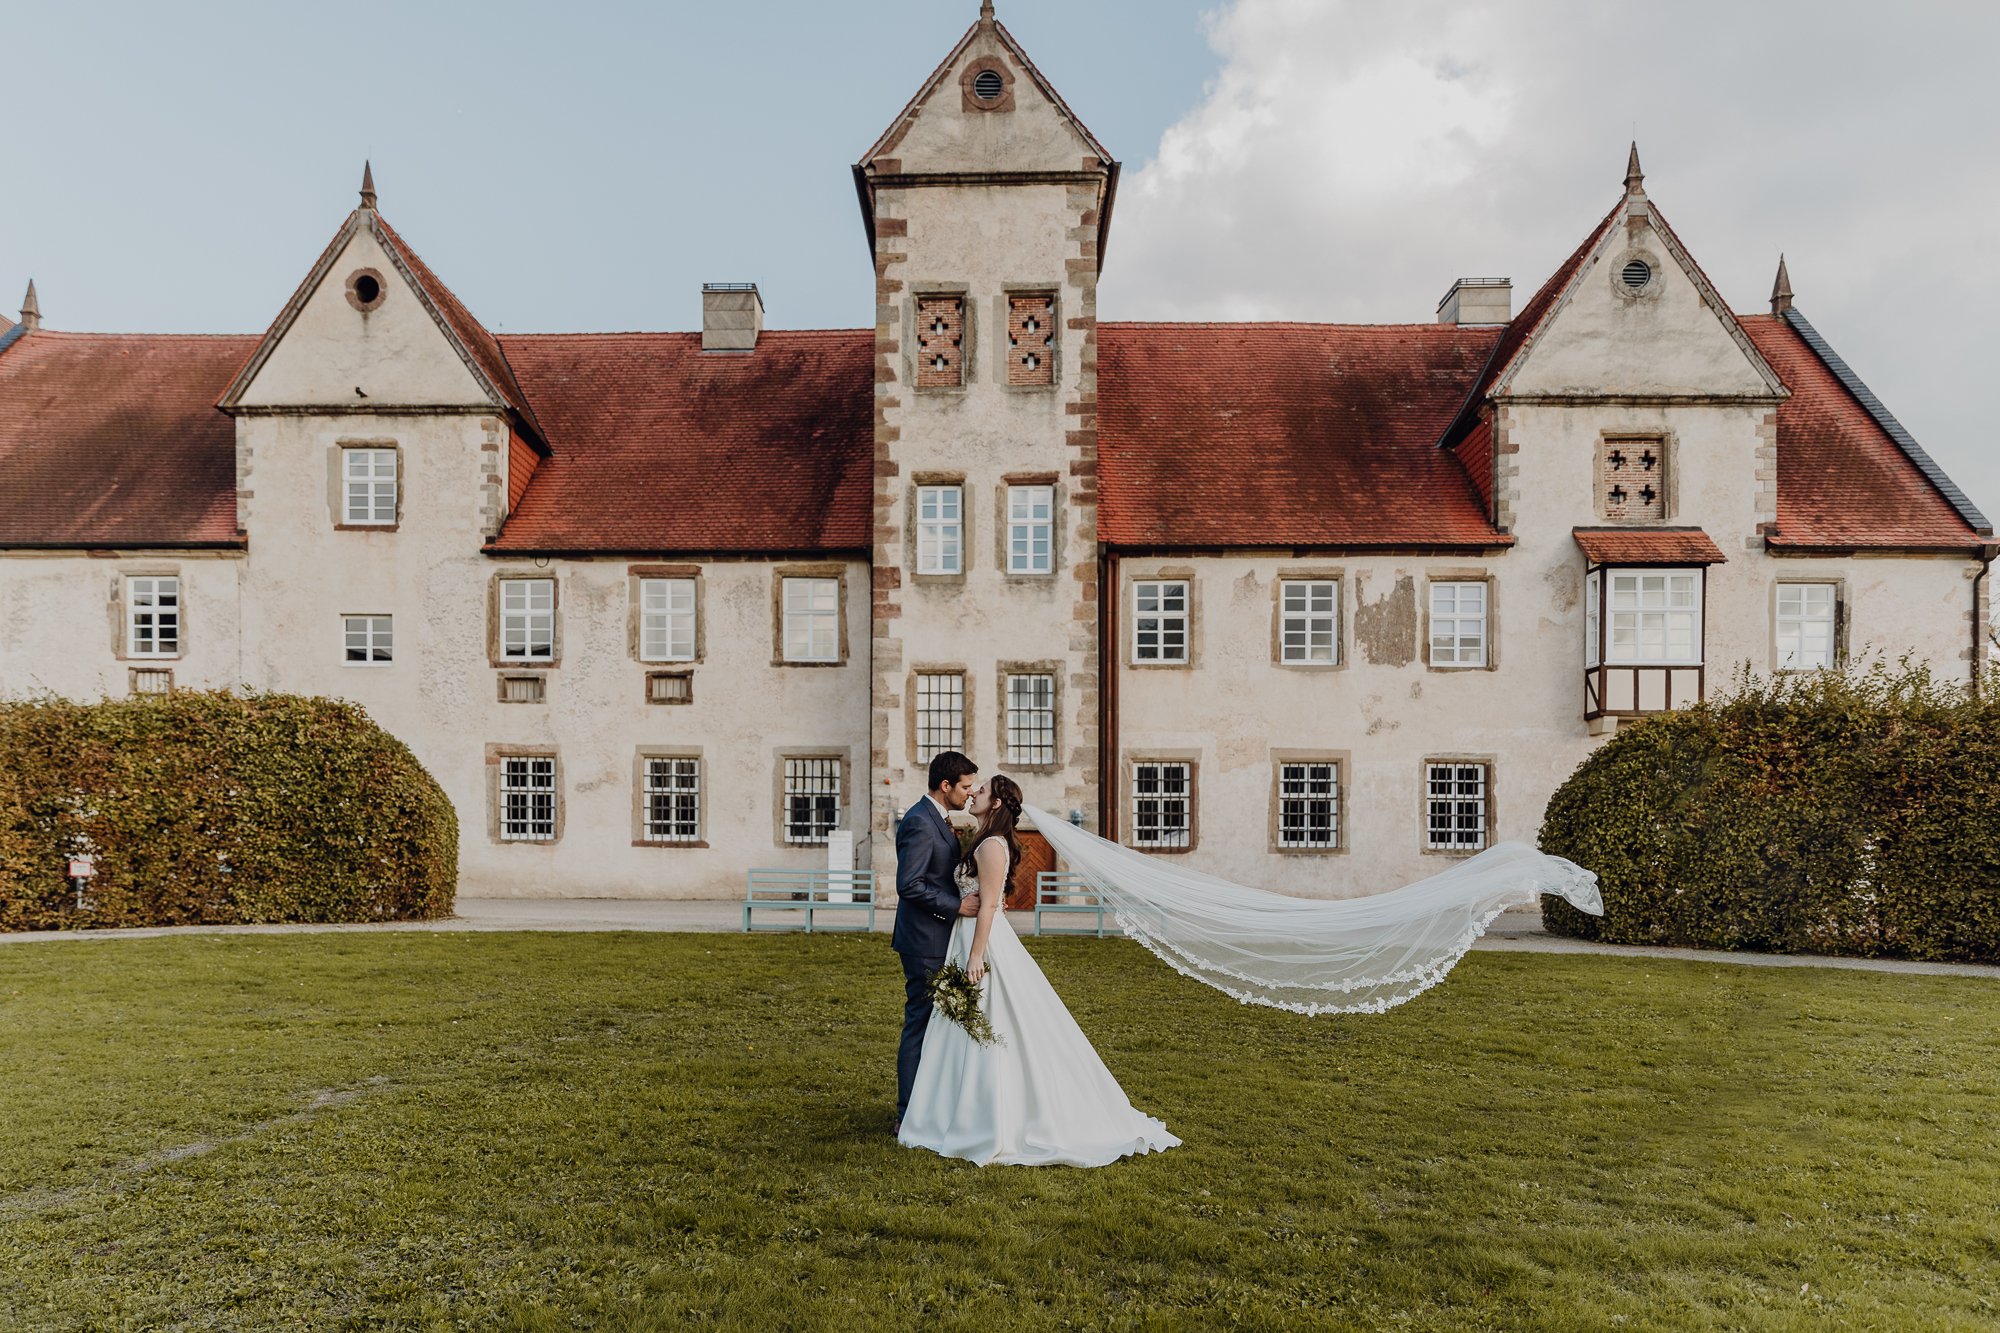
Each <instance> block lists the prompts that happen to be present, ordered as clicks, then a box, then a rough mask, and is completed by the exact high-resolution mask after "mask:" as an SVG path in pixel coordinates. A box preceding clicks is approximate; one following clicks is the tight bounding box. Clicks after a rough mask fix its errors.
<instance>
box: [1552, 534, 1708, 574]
mask: <svg viewBox="0 0 2000 1333" xmlns="http://www.w3.org/2000/svg"><path fill="white" fill-rule="evenodd" d="M1570 535H1571V536H1573V537H1574V538H1576V545H1577V549H1578V550H1580V551H1582V552H1583V558H1584V559H1585V560H1586V561H1588V562H1589V563H1591V564H1593V565H1720V564H1724V563H1726V562H1727V561H1728V559H1729V557H1728V556H1725V555H1724V554H1723V553H1722V548H1721V547H1719V546H1717V545H1716V544H1715V542H1714V540H1713V539H1712V538H1710V537H1709V535H1708V534H1707V533H1705V532H1703V531H1702V530H1701V529H1700V528H1572V529H1571V530H1570Z"/></svg>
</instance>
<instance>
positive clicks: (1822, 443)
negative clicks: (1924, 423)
mask: <svg viewBox="0 0 2000 1333" xmlns="http://www.w3.org/2000/svg"><path fill="white" fill-rule="evenodd" d="M1794 316H1796V318H1793V317H1794ZM1740 322H1741V324H1742V326H1743V330H1744V332H1745V333H1747V334H1749V335H1750V338H1751V340H1752V341H1753V342H1755V343H1756V344H1757V346H1758V349H1759V350H1760V351H1761V352H1762V353H1763V355H1764V358H1765V360H1767V361H1769V362H1770V363H1771V365H1772V367H1773V368H1774V369H1776V370H1777V372H1778V374H1779V375H1780V376H1781V377H1782V378H1783V379H1784V381H1785V384H1786V386H1787V387H1789V388H1790V389H1791V391H1792V396H1791V397H1790V398H1788V399H1787V400H1785V402H1783V403H1782V404H1780V405H1779V407H1778V521H1777V530H1776V531H1775V532H1772V533H1768V534H1766V537H1765V542H1766V544H1767V545H1768V546H1770V547H1771V548H1772V549H1774V550H1782V549H1787V548H1792V549H1806V550H1815V549H1817V550H1828V551H1843V550H1910V551H1963V552H1966V553H1968V554H1971V553H1973V552H1976V551H1977V550H1978V549H1979V547H1980V546H1981V545H1982V543H1990V542H1991V541H1992V540H1993V539H1992V529H1991V526H1990V524H1988V523H1987V522H1986V521H1985V516H1984V515H1983V514H1981V513H1980V512H1979V510H1978V509H1977V508H1975V507H1974V506H1973V504H1972V502H1971V501H1970V500H1967V499H1966V498H1965V495H1964V493H1963V492H1962V491H1960V490H1959V488H1958V487H1957V486H1956V485H1955V484H1953V483H1952V481H1951V479H1950V478H1949V477H1947V476H1945V474H1944V472H1943V471H1942V470H1941V469H1940V468H1938V466H1937V464H1936V463H1934V462H1932V461H1931V459H1930V456H1929V455H1927V454H1925V453H1924V451H1923V450H1922V449H1920V448H1918V447H1917V443H1916V441H1915V440H1913V439H1911V438H1910V436H1909V432H1907V431H1905V430H1904V429H1903V428H1902V426H1901V425H1899V424H1895V418H1894V417H1892V416H1890V415H1889V412H1888V409H1887V408H1884V407H1882V405H1881V403H1880V402H1879V401H1877V400H1876V399H1875V395H1874V394H1872V393H1867V386H1866V385H1863V384H1862V383H1861V381H1860V380H1859V379H1858V378H1857V377H1856V376H1855V375H1854V372H1853V371H1851V370H1849V369H1848V368H1847V365H1846V363H1845V362H1844V361H1842V360H1841V359H1840V357H1839V356H1838V355H1837V354H1835V353H1834V351H1833V349H1832V348H1831V347H1828V346H1827V344H1826V341H1825V340H1824V339H1823V338H1820V337H1819V335H1818V334H1817V333H1812V334H1811V336H1810V338H1808V331H1809V330H1811V328H1812V326H1811V325H1810V324H1808V323H1806V321H1805V317H1804V316H1802V315H1798V314H1797V312H1796V311H1788V312H1787V314H1786V315H1785V316H1784V317H1780V316H1775V315H1744V316H1741V317H1740ZM1801 326H1803V327H1801ZM1864 393H1866V394H1867V397H1866V398H1865V399H1864V398H1863V397H1862V394H1864ZM1871 404H1872V406H1871ZM1885 423H1887V424H1885ZM1891 426H1893V427H1894V429H1893V431H1892V430H1891ZM1898 436H1900V437H1901V438H1900V439H1899V438H1897V437H1898Z"/></svg>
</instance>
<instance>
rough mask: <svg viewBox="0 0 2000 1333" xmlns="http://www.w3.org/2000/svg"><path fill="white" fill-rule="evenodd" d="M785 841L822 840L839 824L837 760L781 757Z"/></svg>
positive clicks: (838, 771)
mask: <svg viewBox="0 0 2000 1333" xmlns="http://www.w3.org/2000/svg"><path fill="white" fill-rule="evenodd" d="M784 796H785V841H786V842H788V843H824V842H825V841H826V840H827V835H828V834H829V833H831V832H833V830H834V829H836V828H838V827H840V761H839V760H838V759H827V758H820V759H787V760H785V792H784Z"/></svg>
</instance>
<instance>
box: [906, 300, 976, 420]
mask: <svg viewBox="0 0 2000 1333" xmlns="http://www.w3.org/2000/svg"><path fill="white" fill-rule="evenodd" d="M909 293H910V294H909V295H908V296H907V297H905V298H904V300H903V327H904V328H905V329H906V330H907V331H908V333H907V336H906V337H905V338H904V339H903V383H904V384H905V385H907V386H908V387H909V389H910V391H911V392H912V393H942V394H962V393H964V392H965V391H966V390H967V389H968V388H970V387H971V385H972V378H973V375H974V373H975V372H976V370H977V369H978V365H979V360H978V356H977V353H978V350H979V319H978V310H979V303H978V302H977V301H975V300H973V299H972V284H971V283H968V282H944V281H938V282H912V283H910V284H909ZM939 296H953V297H957V298H958V303H959V310H960V317H959V339H958V383H956V384H920V383H918V376H917V360H918V354H919V352H920V351H921V350H922V348H921V346H920V345H919V343H918V341H917V322H918V320H919V318H920V317H921V312H922V306H921V302H923V301H924V300H926V299H929V298H934V297H939Z"/></svg>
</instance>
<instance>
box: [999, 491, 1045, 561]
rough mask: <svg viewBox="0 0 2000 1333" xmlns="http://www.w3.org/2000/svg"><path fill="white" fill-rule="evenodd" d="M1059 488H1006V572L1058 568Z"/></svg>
mask: <svg viewBox="0 0 2000 1333" xmlns="http://www.w3.org/2000/svg"><path fill="white" fill-rule="evenodd" d="M1055 533H1056V488H1055V487H1053V486H1009V487H1008V488H1007V572H1008V573H1009V574H1050V573H1054V572H1055V567H1056V565H1055Z"/></svg>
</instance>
